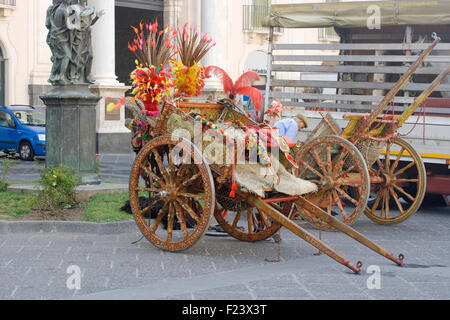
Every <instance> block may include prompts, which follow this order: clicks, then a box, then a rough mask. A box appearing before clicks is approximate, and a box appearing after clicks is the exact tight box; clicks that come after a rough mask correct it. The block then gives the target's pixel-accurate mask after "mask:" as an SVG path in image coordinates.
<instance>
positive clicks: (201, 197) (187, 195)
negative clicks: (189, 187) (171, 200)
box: [178, 192, 206, 201]
mask: <svg viewBox="0 0 450 320" xmlns="http://www.w3.org/2000/svg"><path fill="white" fill-rule="evenodd" d="M178 196H180V197H183V198H189V199H195V200H202V201H205V200H206V199H205V198H206V196H204V195H200V194H195V193H184V192H182V193H178Z"/></svg>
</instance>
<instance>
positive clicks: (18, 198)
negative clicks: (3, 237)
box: [0, 192, 37, 219]
mask: <svg viewBox="0 0 450 320" xmlns="http://www.w3.org/2000/svg"><path fill="white" fill-rule="evenodd" d="M36 200H37V197H36V196H35V195H31V194H21V193H12V192H4V193H2V195H1V197H0V219H2V218H6V219H9V218H20V217H22V216H25V215H27V214H29V213H31V211H32V208H33V204H34V203H35V202H36Z"/></svg>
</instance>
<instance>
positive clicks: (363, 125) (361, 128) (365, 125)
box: [350, 34, 441, 143]
mask: <svg viewBox="0 0 450 320" xmlns="http://www.w3.org/2000/svg"><path fill="white" fill-rule="evenodd" d="M433 36H435V34H434V35H433ZM440 40H441V39H440V38H438V37H437V36H435V40H434V41H433V43H431V45H430V46H429V47H428V48H427V49H426V50H425V51H424V52H423V53H422V54H421V55H420V56H419V58H417V60H416V61H415V62H414V63H413V64H412V65H411V66H410V67H409V68H408V70H407V71H406V72H405V74H404V75H403V76H401V77H400V79H399V80H398V81H397V83H396V84H395V85H394V87H393V88H392V89H391V90H390V91H389V92H388V94H387V95H386V96H385V97H384V98H383V100H382V101H381V102H380V103H379V104H378V106H377V107H376V108H375V109H374V110H373V111H372V112H371V113H370V115H369V117H368V118H367V119H361V120H360V121H359V122H358V124H357V125H356V128H355V129H354V132H353V134H352V136H351V138H350V140H351V141H352V142H353V143H355V142H356V141H357V140H358V139H360V137H362V136H363V135H364V134H365V132H366V131H367V130H368V129H369V128H370V126H371V124H372V123H373V122H374V121H375V120H376V119H377V118H378V116H379V115H380V114H381V113H382V112H383V110H384V109H385V108H386V106H387V105H388V104H389V103H390V102H391V101H392V99H394V97H395V96H396V95H397V93H398V92H399V91H400V90H401V89H402V88H403V86H404V85H405V84H406V83H407V82H408V80H409V79H410V78H411V77H412V75H413V74H414V72H415V71H416V70H417V68H419V67H420V65H421V64H422V62H423V61H424V60H425V59H426V58H427V57H428V56H429V55H430V53H431V51H433V49H434V48H435V47H436V45H437V44H438V43H439V42H440Z"/></svg>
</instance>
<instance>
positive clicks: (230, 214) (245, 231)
mask: <svg viewBox="0 0 450 320" xmlns="http://www.w3.org/2000/svg"><path fill="white" fill-rule="evenodd" d="M271 205H272V206H273V207H274V208H275V209H277V210H279V211H280V212H281V213H283V214H284V215H286V216H287V215H289V213H290V210H291V208H292V204H291V203H290V202H284V203H283V204H282V205H281V207H280V206H279V205H277V204H271ZM214 217H215V218H216V220H217V222H218V223H219V225H220V226H221V227H222V228H223V229H224V230H225V231H226V232H227V233H228V234H229V235H230V236H232V237H234V238H236V239H238V240H240V241H245V242H257V241H262V240H266V239H268V238H270V237H271V236H273V235H274V234H275V233H277V231H278V230H280V228H281V224H280V223H278V222H276V221H274V220H273V219H272V218H271V217H269V216H268V215H267V214H265V213H264V212H262V211H261V210H258V209H257V208H253V207H250V206H245V207H243V208H237V209H235V210H234V211H228V210H226V209H224V208H223V207H222V206H221V205H220V204H219V203H217V204H216V211H215V213H214Z"/></svg>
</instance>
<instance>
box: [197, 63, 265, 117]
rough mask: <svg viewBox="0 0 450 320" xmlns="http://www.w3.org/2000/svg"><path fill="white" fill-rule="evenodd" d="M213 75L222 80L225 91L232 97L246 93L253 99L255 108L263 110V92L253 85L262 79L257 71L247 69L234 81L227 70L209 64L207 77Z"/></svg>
mask: <svg viewBox="0 0 450 320" xmlns="http://www.w3.org/2000/svg"><path fill="white" fill-rule="evenodd" d="M212 76H215V77H217V78H218V79H221V80H222V84H223V91H224V92H225V94H227V95H228V97H229V98H230V99H232V100H234V98H235V97H236V95H237V94H240V95H246V96H248V97H250V99H251V100H252V102H253V104H254V105H255V109H256V110H257V111H261V109H262V93H261V92H260V91H259V90H258V89H256V88H254V87H252V86H251V84H252V83H253V82H255V81H258V80H259V79H260V78H259V75H258V73H256V72H255V71H247V72H246V73H244V74H243V75H241V76H240V77H239V78H238V79H237V80H236V82H233V80H232V79H231V78H230V76H229V75H228V74H227V73H226V71H225V70H223V69H222V68H219V67H216V66H209V67H208V68H206V77H208V78H211V77H212Z"/></svg>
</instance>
